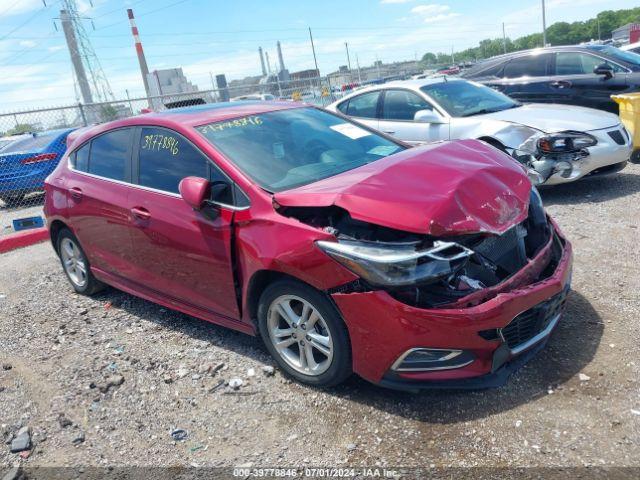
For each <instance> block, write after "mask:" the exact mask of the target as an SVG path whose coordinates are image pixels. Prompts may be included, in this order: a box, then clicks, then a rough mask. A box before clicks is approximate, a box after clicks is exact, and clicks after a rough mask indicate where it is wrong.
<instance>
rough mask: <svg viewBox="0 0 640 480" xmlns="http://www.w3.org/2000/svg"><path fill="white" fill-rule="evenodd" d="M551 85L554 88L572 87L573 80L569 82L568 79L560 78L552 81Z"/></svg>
mask: <svg viewBox="0 0 640 480" xmlns="http://www.w3.org/2000/svg"><path fill="white" fill-rule="evenodd" d="M549 85H551V86H552V87H553V88H570V87H571V82H568V81H567V80H558V81H556V82H551V83H550V84H549Z"/></svg>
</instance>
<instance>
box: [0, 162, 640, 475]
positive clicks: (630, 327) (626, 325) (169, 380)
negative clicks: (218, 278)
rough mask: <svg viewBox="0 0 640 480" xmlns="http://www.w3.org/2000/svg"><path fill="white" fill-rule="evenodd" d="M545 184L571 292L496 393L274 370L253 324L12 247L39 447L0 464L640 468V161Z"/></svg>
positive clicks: (3, 322) (9, 402)
mask: <svg viewBox="0 0 640 480" xmlns="http://www.w3.org/2000/svg"><path fill="white" fill-rule="evenodd" d="M542 194H543V197H544V200H545V203H546V205H547V207H548V210H549V211H550V212H551V214H552V215H553V216H554V217H555V218H556V219H557V220H558V222H559V223H560V225H561V227H562V228H563V229H564V231H565V233H566V234H567V236H568V237H569V238H570V239H571V241H572V242H573V245H574V248H575V266H574V275H573V287H574V291H573V293H572V294H571V295H570V297H569V300H568V308H567V312H566V315H565V317H564V318H563V320H562V322H561V323H560V324H559V326H558V328H557V330H556V331H555V333H554V334H553V336H552V338H551V340H550V341H549V344H548V345H547V348H546V349H545V350H544V351H542V352H541V353H540V354H539V355H538V356H537V357H536V358H535V359H533V360H532V361H531V362H530V363H529V364H528V365H527V366H526V367H525V368H523V369H522V370H520V371H519V372H518V373H517V374H515V375H514V376H512V377H511V380H510V382H509V383H508V384H507V385H506V386H504V387H502V388H499V389H493V390H485V391H471V392H470V391H433V392H426V393H421V394H408V393H399V392H394V391H389V390H384V389H382V388H379V387H376V386H373V385H370V384H368V383H366V382H364V381H363V380H360V379H358V378H355V377H354V378H352V379H350V380H349V381H348V382H347V383H346V384H345V385H343V386H341V387H338V388H335V389H332V390H329V391H321V390H315V389H312V388H308V387H304V386H301V385H298V384H296V383H292V382H290V381H289V380H287V379H285V378H283V376H282V375H281V374H280V372H278V371H277V370H276V372H275V374H274V375H268V373H269V372H265V371H263V368H264V367H265V366H270V365H273V363H272V362H271V360H270V358H269V356H268V355H267V353H266V351H265V350H264V349H263V347H262V346H261V343H260V342H259V341H258V339H256V338H252V337H249V336H245V335H242V334H239V333H235V332H232V331H229V330H226V329H224V328H221V327H217V326H215V325H211V324H208V323H205V322H202V321H199V320H196V319H193V318H190V317H188V316H186V315H182V314H179V313H175V312H172V311H169V310H166V309H164V308H161V307H159V306H156V305H154V304H152V303H149V302H146V301H144V300H140V299H137V298H135V297H133V296H130V295H127V294H124V293H122V292H119V291H116V290H114V289H110V290H107V291H105V292H103V293H101V294H99V295H97V296H95V297H93V298H85V297H81V296H78V295H75V294H73V293H72V292H71V289H70V287H69V286H68V284H67V281H66V279H65V277H64V276H63V273H62V270H61V268H60V266H59V264H58V262H57V259H56V257H55V256H54V254H53V251H52V249H51V247H50V246H49V245H48V244H41V245H37V246H33V247H29V248H26V249H23V250H19V251H15V252H12V253H9V254H5V255H4V256H2V257H0V258H1V259H2V269H1V271H0V363H1V364H2V368H1V369H0V422H1V425H0V435H4V437H5V440H9V439H11V438H12V436H13V435H14V434H16V433H17V431H18V430H19V429H20V427H23V426H28V427H30V429H31V436H32V440H33V444H34V446H33V448H32V450H31V452H30V454H29V456H28V458H22V457H20V456H19V455H18V454H13V453H10V451H9V445H4V444H2V445H0V465H4V466H5V467H6V466H11V465H18V464H22V465H31V466H34V465H38V466H42V465H47V466H65V465H66V466H78V465H83V466H89V465H92V466H94V465H95V466H107V465H111V466H130V465H155V466H189V465H199V466H205V465H206V466H229V465H236V466H238V465H252V466H254V467H255V466H275V465H288V466H299V467H304V466H307V465H309V466H311V465H313V466H320V465H324V466H345V465H369V466H375V465H378V466H385V465H389V466H413V465H435V466H437V467H443V466H456V467H466V466H483V467H504V466H521V467H538V466H556V467H576V466H593V467H597V466H634V467H640V392H639V388H638V387H639V385H640V383H639V380H640V376H639V375H638V373H639V368H640V356H639V353H640V337H639V334H638V332H639V331H640V329H638V317H639V316H640V293H639V292H640V274H639V273H638V267H637V266H638V263H639V262H640V255H639V253H638V252H639V251H640V250H639V247H638V241H639V240H640V232H639V230H638V227H639V225H638V223H639V220H638V219H639V218H640V206H639V205H640V167H639V166H630V167H629V168H627V169H626V170H625V171H623V172H622V173H621V174H618V175H617V176H614V177H610V178H600V179H593V180H590V181H583V182H579V183H576V184H571V185H565V186H560V187H556V188H553V189H547V190H544V191H543V192H542ZM267 370H268V369H267ZM232 378H240V379H242V380H243V382H244V383H243V385H242V386H241V387H240V388H239V389H238V390H233V389H232V388H230V387H229V386H228V385H227V384H226V383H225V382H228V381H229V380H230V379H232ZM175 429H183V430H185V431H186V438H184V439H183V440H175V439H174V438H173V437H172V436H171V433H172V432H173V431H174V430H175ZM25 456H26V455H25Z"/></svg>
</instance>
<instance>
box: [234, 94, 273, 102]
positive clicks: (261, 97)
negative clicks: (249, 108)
mask: <svg viewBox="0 0 640 480" xmlns="http://www.w3.org/2000/svg"><path fill="white" fill-rule="evenodd" d="M275 99H276V97H274V96H273V95H271V94H270V93H251V94H248V95H240V96H239V97H234V98H232V99H231V101H232V102H237V101H240V100H261V101H263V102H266V101H269V100H275Z"/></svg>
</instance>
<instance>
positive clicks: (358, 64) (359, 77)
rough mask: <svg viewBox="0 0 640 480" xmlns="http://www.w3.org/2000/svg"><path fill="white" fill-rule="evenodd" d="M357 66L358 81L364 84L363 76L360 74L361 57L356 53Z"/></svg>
mask: <svg viewBox="0 0 640 480" xmlns="http://www.w3.org/2000/svg"><path fill="white" fill-rule="evenodd" d="M356 66H357V67H358V83H360V84H362V76H360V59H359V58H358V54H357V53H356Z"/></svg>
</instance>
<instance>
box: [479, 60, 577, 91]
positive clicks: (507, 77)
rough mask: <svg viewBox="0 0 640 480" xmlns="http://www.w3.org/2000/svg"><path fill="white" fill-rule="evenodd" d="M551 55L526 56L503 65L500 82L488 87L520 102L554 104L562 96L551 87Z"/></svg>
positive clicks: (494, 82)
mask: <svg viewBox="0 0 640 480" xmlns="http://www.w3.org/2000/svg"><path fill="white" fill-rule="evenodd" d="M552 63H553V54H552V53H541V54H528V55H522V56H519V57H515V58H512V59H511V60H509V61H508V62H506V63H505V64H504V67H503V69H502V71H501V73H500V74H501V75H502V78H501V79H500V80H495V81H491V82H490V83H489V85H490V86H491V87H493V88H496V90H499V91H501V92H502V93H505V94H506V95H509V96H510V97H511V98H514V99H515V100H518V101H520V102H525V103H526V102H529V103H533V102H535V103H554V102H557V101H558V100H559V98H560V97H562V96H563V95H564V92H563V91H562V89H557V88H555V87H554V86H553V85H551V83H550V82H551V81H552V80H551V76H550V75H551V68H552Z"/></svg>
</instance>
